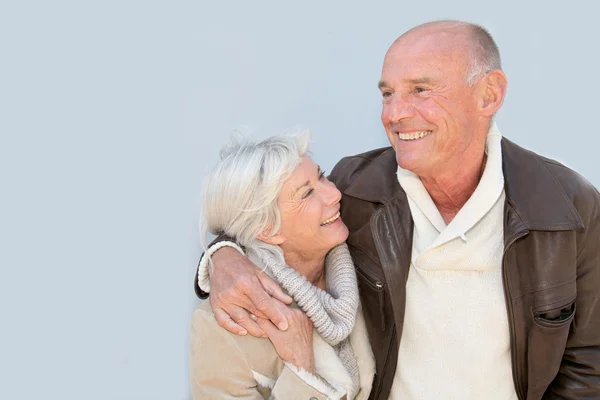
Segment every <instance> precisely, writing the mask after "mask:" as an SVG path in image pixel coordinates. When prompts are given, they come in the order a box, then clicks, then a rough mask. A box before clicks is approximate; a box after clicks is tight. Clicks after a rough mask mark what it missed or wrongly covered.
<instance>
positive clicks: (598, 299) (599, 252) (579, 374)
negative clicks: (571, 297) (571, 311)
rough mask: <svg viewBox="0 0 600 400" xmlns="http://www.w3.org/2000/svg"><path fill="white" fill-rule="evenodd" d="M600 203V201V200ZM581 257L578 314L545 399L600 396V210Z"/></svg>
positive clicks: (576, 313) (595, 214)
mask: <svg viewBox="0 0 600 400" xmlns="http://www.w3.org/2000/svg"><path fill="white" fill-rule="evenodd" d="M597 203H598V201H597ZM597 210H598V208H596V212H594V213H593V218H592V219H591V220H589V222H588V224H587V229H586V230H587V231H588V233H587V234H585V236H584V243H583V244H582V246H583V247H582V248H581V250H580V252H579V254H578V257H577V300H576V304H575V318H574V320H573V324H572V326H571V331H570V333H569V338H568V340H567V346H566V348H565V352H564V355H563V359H562V363H561V365H560V369H559V371H558V374H557V375H556V377H555V378H554V380H553V381H552V383H551V384H550V386H549V387H548V389H547V391H546V393H545V394H544V397H543V398H544V399H600V214H599V213H598V212H597Z"/></svg>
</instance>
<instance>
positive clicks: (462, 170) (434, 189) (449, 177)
mask: <svg viewBox="0 0 600 400" xmlns="http://www.w3.org/2000/svg"><path fill="white" fill-rule="evenodd" d="M486 158H487V157H486V155H485V153H484V152H480V154H479V156H469V157H464V158H463V159H462V160H457V162H456V164H457V165H454V166H452V167H450V168H445V171H444V172H442V173H440V174H438V175H435V176H428V177H424V176H421V177H420V178H421V182H423V186H425V189H426V190H427V192H428V193H429V195H430V196H431V199H432V200H433V203H434V204H435V206H436V207H437V209H438V211H439V212H440V215H441V216H442V218H443V219H444V222H446V224H449V223H450V221H452V220H453V219H454V217H455V216H456V214H458V212H459V211H460V210H461V208H463V206H464V205H465V204H466V202H467V201H468V200H469V198H470V197H471V195H472V194H473V192H475V189H476V188H477V185H479V181H480V180H481V176H482V175H483V170H484V169H485V162H486Z"/></svg>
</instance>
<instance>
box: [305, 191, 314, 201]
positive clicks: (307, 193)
mask: <svg viewBox="0 0 600 400" xmlns="http://www.w3.org/2000/svg"><path fill="white" fill-rule="evenodd" d="M313 190H314V189H308V190H307V191H306V193H304V195H302V200H304V199H306V198H307V197H308V196H310V195H311V194H312V193H313Z"/></svg>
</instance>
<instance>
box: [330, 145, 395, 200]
mask: <svg viewBox="0 0 600 400" xmlns="http://www.w3.org/2000/svg"><path fill="white" fill-rule="evenodd" d="M396 167H397V164H396V155H395V152H394V149H393V148H392V147H390V146H387V147H381V148H378V149H374V150H370V151H367V152H364V153H360V154H356V155H352V156H348V157H344V158H342V159H341V160H340V161H339V162H338V163H337V164H336V165H335V167H334V168H333V170H332V171H331V175H330V178H331V180H332V181H333V182H334V183H335V184H336V186H337V187H338V189H340V190H341V191H344V190H346V189H347V188H348V187H349V186H350V185H351V184H352V183H353V182H354V181H356V179H357V178H359V177H360V176H361V175H362V174H363V173H364V172H365V171H367V170H369V169H372V168H378V169H380V170H392V171H393V170H394V169H395V168H396Z"/></svg>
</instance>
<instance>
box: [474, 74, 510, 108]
mask: <svg viewBox="0 0 600 400" xmlns="http://www.w3.org/2000/svg"><path fill="white" fill-rule="evenodd" d="M480 84H481V97H480V102H479V112H480V113H481V114H483V115H485V116H487V117H491V116H493V115H494V114H495V113H496V112H497V111H498V110H499V109H500V107H501V106H502V103H503V102H504V97H505V96H506V88H507V86H508V82H507V80H506V75H504V72H502V71H501V70H499V69H495V70H493V71H490V72H488V73H487V75H486V76H485V77H484V78H483V79H482V80H481V82H480Z"/></svg>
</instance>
